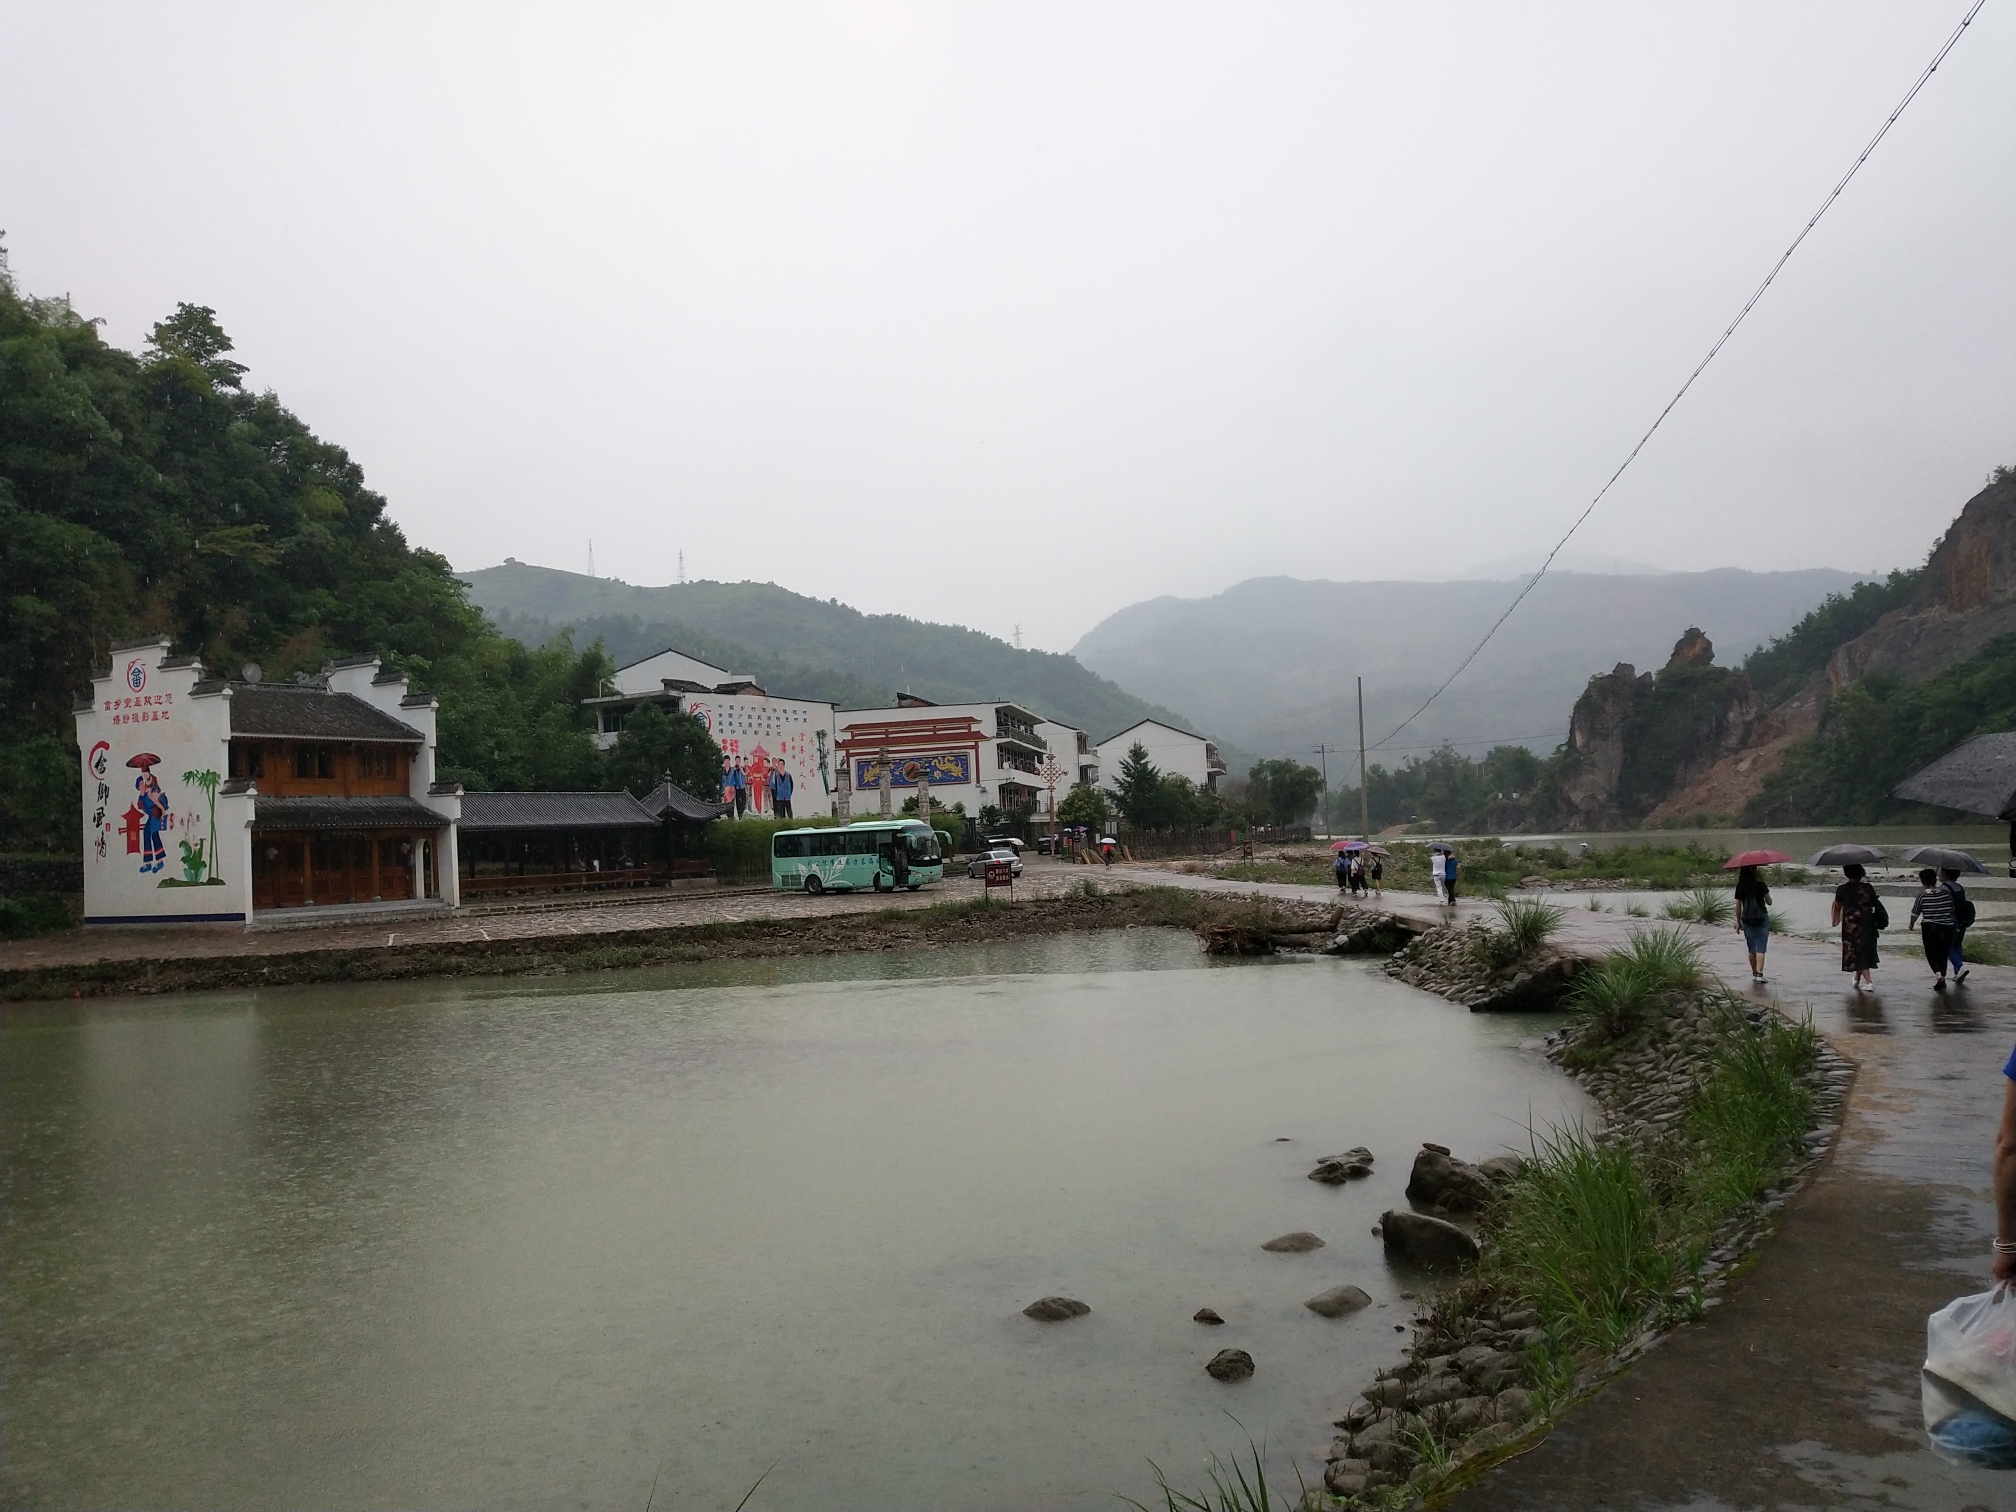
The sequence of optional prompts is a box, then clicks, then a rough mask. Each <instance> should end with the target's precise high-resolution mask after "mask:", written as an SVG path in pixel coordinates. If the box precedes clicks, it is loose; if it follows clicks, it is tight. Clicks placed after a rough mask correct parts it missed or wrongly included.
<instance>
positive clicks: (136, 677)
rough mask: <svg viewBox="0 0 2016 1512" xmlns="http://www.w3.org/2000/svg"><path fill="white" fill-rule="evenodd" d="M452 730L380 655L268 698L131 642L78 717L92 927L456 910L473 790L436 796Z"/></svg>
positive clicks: (189, 659) (259, 688)
mask: <svg viewBox="0 0 2016 1512" xmlns="http://www.w3.org/2000/svg"><path fill="white" fill-rule="evenodd" d="M435 714H436V703H435V700H434V699H433V697H431V696H430V695H425V694H413V693H409V692H408V691H407V683H406V678H405V676H404V675H403V674H401V673H396V672H387V671H383V670H381V667H380V663H379V661H378V659H377V658H376V657H365V658H360V659H356V660H352V661H346V662H337V663H332V664H330V665H329V666H328V667H326V668H325V669H324V670H323V673H322V675H321V676H320V677H318V678H316V679H314V680H313V681H310V682H307V683H299V684H265V683H257V682H242V681H241V682H232V681H227V680H225V679H221V678H212V677H209V676H206V675H205V672H204V669H203V666H202V663H201V662H199V661H198V660H197V659H196V658H195V657H193V656H174V655H171V654H170V648H169V642H168V640H167V639H166V637H154V638H149V639H143V640H138V641H124V642H115V643H114V645H113V648H112V657H111V663H110V665H109V666H108V667H107V668H106V669H105V671H104V672H103V673H102V674H101V675H99V676H98V677H95V678H94V679H93V680H92V690H91V697H90V698H89V699H88V700H86V701H84V702H81V703H79V704H78V706H77V709H76V719H77V745H78V749H79V750H80V751H81V752H82V753H83V756H84V769H83V785H82V798H83V826H84V916H85V922H86V923H99V924H116V923H148V924H155V923H170V922H184V923H203V922H242V921H249V920H250V919H251V917H252V915H253V913H254V912H255V911H256V910H261V909H277V908H287V907H306V906H311V905H323V904H347V903H371V902H389V901H394V900H426V899H435V900H438V901H439V902H441V903H443V904H446V905H449V906H452V905H454V904H455V903H456V902H457V901H458V897H457V888H456V855H455V847H456V822H457V820H458V819H459V818H460V814H461V794H462V790H461V788H460V787H459V786H456V785H454V784H445V785H443V784H437V783H436V782H435V781H434V758H435Z"/></svg>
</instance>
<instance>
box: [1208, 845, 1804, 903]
mask: <svg viewBox="0 0 2016 1512" xmlns="http://www.w3.org/2000/svg"><path fill="white" fill-rule="evenodd" d="M1381 843H1382V844H1384V845H1385V846H1386V847H1387V848H1388V849H1389V850H1391V851H1392V855H1390V856H1388V857H1386V858H1385V873H1386V875H1385V878H1384V885H1385V886H1387V887H1390V888H1394V889H1397V890H1398V891H1401V892H1421V893H1425V892H1429V891H1432V890H1433V888H1432V884H1431V883H1430V882H1429V880H1428V847H1427V845H1426V844H1424V843H1422V842H1419V841H1412V840H1386V841H1382V842H1381ZM1455 845H1456V855H1457V858H1458V860H1459V862H1460V863H1461V871H1460V881H1459V886H1460V888H1461V890H1462V892H1463V893H1464V894H1465V895H1466V896H1469V897H1479V896H1487V897H1488V896H1493V895H1496V894H1501V893H1505V892H1508V891H1510V890H1511V889H1513V888H1516V887H1518V886H1519V885H1520V883H1521V882H1523V881H1524V880H1525V879H1526V878H1528V877H1542V878H1544V879H1546V883H1547V885H1548V886H1550V887H1576V886H1588V885H1592V884H1599V883H1600V884H1602V885H1605V886H1612V887H1618V888H1636V889H1639V890H1642V891H1646V892H1668V891H1673V890H1676V889H1680V888H1701V889H1704V890H1708V891H1713V892H1717V893H1725V894H1726V890H1727V889H1728V888H1729V887H1731V886H1733V885H1734V880H1735V879H1734V876H1733V874H1732V873H1729V872H1725V871H1723V870H1722V863H1723V861H1725V860H1726V859H1727V854H1726V852H1724V851H1721V850H1718V849H1716V848H1714V847H1712V846H1706V845H1702V844H1701V843H1700V842H1699V841H1688V842H1685V843H1680V844H1674V843H1667V844H1659V845H1616V846H1611V847H1609V848H1607V849H1604V850H1592V851H1590V852H1589V853H1588V854H1586V855H1584V854H1582V853H1580V852H1579V851H1570V850H1569V849H1568V848H1567V847H1566V846H1561V845H1507V844H1506V843H1505V842H1504V841H1502V840H1499V839H1495V838H1493V839H1482V840H1460V841H1457V842H1455ZM1330 859H1331V852H1330V851H1329V850H1328V848H1327V847H1324V848H1318V847H1307V848H1299V849H1289V850H1281V851H1272V852H1265V853H1263V854H1261V855H1256V856H1255V858H1254V859H1253V860H1252V861H1250V862H1241V861H1220V862H1216V863H1213V864H1211V865H1210V867H1209V872H1210V875H1212V876H1214V877H1222V878H1225V879H1227V880H1228V881H1235V882H1299V883H1303V884H1307V885H1316V886H1320V885H1323V884H1325V883H1334V882H1335V880H1336V879H1335V875H1334V874H1333V873H1332V871H1331V869H1330ZM1764 876H1765V878H1766V880H1767V881H1769V882H1771V883H1773V884H1775V885H1792V884H1797V883H1800V882H1804V881H1806V880H1807V879H1808V878H1809V877H1810V876H1811V873H1809V872H1808V871H1807V870H1806V868H1804V867H1799V866H1774V867H1767V868H1765V871H1764Z"/></svg>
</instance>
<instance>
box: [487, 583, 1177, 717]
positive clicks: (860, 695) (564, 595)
mask: <svg viewBox="0 0 2016 1512" xmlns="http://www.w3.org/2000/svg"><path fill="white" fill-rule="evenodd" d="M462 576H463V580H464V581H465V582H467V583H468V584H469V596H470V598H471V599H472V600H473V601H474V602H475V603H477V604H480V605H481V606H482V607H483V609H484V610H485V611H486V612H487V613H488V614H490V616H491V617H492V618H493V619H495V620H496V621H497V622H498V624H500V625H502V626H504V627H506V628H508V629H509V630H510V632H511V633H513V634H517V635H521V636H527V637H529V638H536V637H537V636H538V635H539V634H541V633H550V632H551V631H553V630H557V629H559V628H560V627H563V626H565V627H571V628H572V629H573V630H574V633H575V639H576V640H577V641H583V640H587V639H589V638H591V637H594V636H601V637H603V638H604V640H605V641H606V643H607V644H608V647H609V650H610V654H611V655H612V656H614V657H615V659H616V660H617V661H618V662H623V661H628V660H634V659H635V658H637V657H640V656H645V655H649V654H650V653H652V652H654V651H661V650H663V649H664V648H665V647H667V646H677V647H678V648H679V649H680V650H682V651H685V652H686V653H688V654H689V655H692V656H699V657H703V658H706V659H708V660H711V661H715V662H718V663H721V664H723V665H726V666H728V667H729V668H730V670H732V671H735V672H747V673H750V674H751V675H754V676H756V677H758V679H759V680H761V681H763V683H764V686H765V687H768V688H770V689H771V690H772V691H773V692H780V693H793V694H797V695H799V696H801V697H809V698H830V699H833V700H834V701H835V702H836V703H841V704H851V705H856V706H861V705H874V704H884V703H888V702H890V701H891V700H892V699H893V698H894V696H895V694H897V693H898V692H902V691H908V692H912V693H915V694H917V695H918V696H920V697H923V698H928V699H931V700H933V701H934V702H937V703H956V702H962V701H970V700H979V699H988V698H1011V699H1014V700H1015V701H1016V702H1017V703H1021V704H1025V705H1027V706H1028V707H1029V708H1031V709H1034V710H1035V711H1036V712H1037V713H1039V714H1042V715H1044V716H1045V717H1046V718H1050V719H1056V720H1060V721H1062V722H1063V723H1065V724H1069V725H1073V726H1076V727H1077V728H1079V729H1081V730H1084V731H1085V732H1086V733H1088V734H1089V735H1090V736H1091V737H1092V738H1093V739H1094V740H1099V739H1101V738H1103V737H1105V736H1107V735H1110V734H1112V733H1114V732H1115V731H1117V730H1120V729H1123V728H1125V727H1126V726H1127V725H1130V724H1132V723H1134V722H1135V721H1136V720H1138V719H1144V718H1153V719H1160V720H1164V721H1166V722H1167V723H1170V724H1174V725H1180V726H1182V727H1183V728H1185V729H1194V728H1195V726H1194V725H1193V724H1192V723H1191V722H1190V721H1189V720H1187V719H1185V718H1184V717H1183V716H1182V715H1181V714H1178V713H1176V712H1174V711H1172V710H1169V709H1166V708H1163V707H1161V706H1159V705H1156V704H1151V703H1149V702H1148V701H1147V700H1145V699H1141V698H1136V697H1135V696H1134V695H1133V694H1131V693H1129V692H1127V691H1126V690H1125V689H1124V688H1122V687H1120V686H1119V685H1118V684H1116V683H1113V682H1109V681H1108V680H1107V679H1105V678H1103V677H1100V676H1099V675H1098V674H1097V673H1094V672H1091V671H1089V670H1088V669H1087V668H1085V667H1084V666H1083V665H1082V664H1081V663H1080V662H1079V661H1078V659H1077V658H1076V657H1073V656H1060V655H1057V654H1054V653H1052V652H1047V651H1019V650H1017V649H1016V648H1015V647H1013V646H1011V645H1009V644H1008V643H1007V642H1006V641H1004V640H1000V639H998V638H996V637H995V636H991V635H985V634H983V633H981V632H980V631H978V630H967V629H964V628H962V627H961V626H958V625H934V624H929V623H926V622H925V621H923V620H914V619H910V618H908V617H906V616H904V615H900V614H863V613H862V612H861V611H860V610H858V609H850V608H849V607H848V606H847V605H845V604H842V603H840V602H838V601H837V600H833V599H815V598H808V597H806V596H805V595H804V594H802V593H793V592H791V591H790V590H789V589H785V588H780V587H778V586H777V585H776V584H774V583H714V582H705V583H676V584H672V585H669V586H666V587H662V588H639V587H634V586H632V585H631V584H628V583H623V582H618V581H617V580H615V579H613V578H592V577H586V576H583V575H582V574H580V573H573V572H560V571H557V570H555V569H553V568H549V567H528V566H526V565H524V564H523V563H520V562H506V563H505V564H504V565H503V566H501V567H489V568H485V569H483V570H481V571H476V572H465V573H464V574H463V575H462ZM702 626H704V627H705V628H704V630H703V629H700V628H698V627H702ZM1205 733H1209V732H1205Z"/></svg>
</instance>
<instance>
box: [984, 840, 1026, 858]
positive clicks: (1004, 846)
mask: <svg viewBox="0 0 2016 1512" xmlns="http://www.w3.org/2000/svg"><path fill="white" fill-rule="evenodd" d="M987 848H988V849H989V850H1012V851H1013V852H1015V854H1016V855H1018V856H1019V855H1021V854H1022V842H1021V841H1020V840H1017V839H1016V838H1015V837H1014V836H1013V835H989V836H988V837H987Z"/></svg>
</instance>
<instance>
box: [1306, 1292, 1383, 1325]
mask: <svg viewBox="0 0 2016 1512" xmlns="http://www.w3.org/2000/svg"><path fill="white" fill-rule="evenodd" d="M1302 1305H1303V1306H1304V1307H1306V1308H1308V1309H1309V1311H1311V1312H1312V1313H1315V1314H1316V1315H1317V1316H1318V1317H1321V1318H1342V1317H1346V1316H1348V1315H1349V1314H1351V1313H1354V1312H1356V1311H1358V1309H1359V1308H1361V1307H1370V1306H1371V1305H1372V1299H1371V1298H1370V1297H1369V1296H1367V1295H1366V1294H1365V1293H1364V1292H1362V1291H1360V1290H1359V1289H1358V1288H1357V1287H1355V1286H1333V1287H1331V1288H1330V1290H1328V1291H1326V1292H1318V1293H1317V1294H1316V1295H1315V1296H1313V1297H1311V1298H1310V1299H1309V1300H1308V1301H1307V1302H1304V1303H1303V1304H1302Z"/></svg>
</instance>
